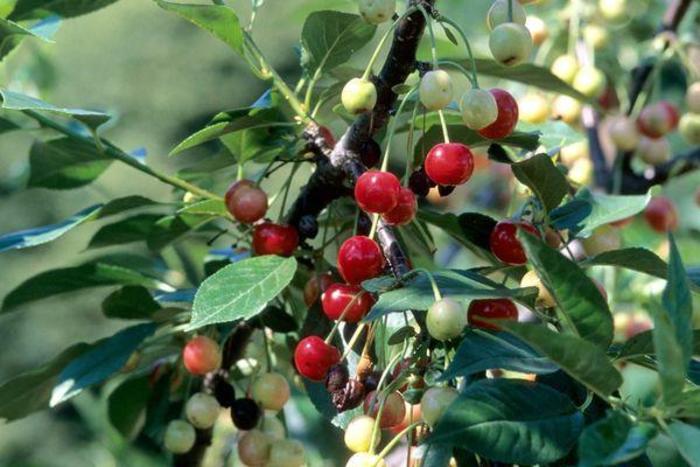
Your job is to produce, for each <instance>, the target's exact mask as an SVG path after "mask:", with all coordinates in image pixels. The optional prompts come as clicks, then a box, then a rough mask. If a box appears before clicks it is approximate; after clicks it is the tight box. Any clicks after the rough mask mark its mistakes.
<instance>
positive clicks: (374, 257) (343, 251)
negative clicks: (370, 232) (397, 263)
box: [338, 235, 384, 284]
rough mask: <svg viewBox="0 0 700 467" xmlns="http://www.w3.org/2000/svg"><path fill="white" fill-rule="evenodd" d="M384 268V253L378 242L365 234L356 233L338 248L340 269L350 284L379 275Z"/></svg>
mask: <svg viewBox="0 0 700 467" xmlns="http://www.w3.org/2000/svg"><path fill="white" fill-rule="evenodd" d="M383 269H384V255H383V254H382V250H381V248H379V245H378V244H377V242H375V241H374V240H372V239H371V238H369V237H365V236H364V235H355V236H354V237H350V238H348V239H347V240H345V241H344V242H343V244H342V245H341V246H340V249H339V250H338V271H339V272H340V275H341V276H342V277H343V279H345V281H346V282H347V283H348V284H359V283H361V282H362V281H364V280H367V279H371V278H373V277H377V276H378V275H380V274H381V273H382V270H383Z"/></svg>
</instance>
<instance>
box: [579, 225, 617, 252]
mask: <svg viewBox="0 0 700 467" xmlns="http://www.w3.org/2000/svg"><path fill="white" fill-rule="evenodd" d="M581 243H582V244H583V249H584V250H585V251H586V254H587V255H588V256H595V255H599V254H601V253H605V252H606V251H612V250H618V249H619V248H620V244H621V241H620V233H619V232H618V231H617V229H616V228H615V227H611V226H609V225H602V226H600V227H598V228H597V229H595V230H594V231H593V233H592V234H591V236H590V237H588V238H584V239H583V240H582V241H581Z"/></svg>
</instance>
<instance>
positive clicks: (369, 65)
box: [362, 7, 420, 80]
mask: <svg viewBox="0 0 700 467" xmlns="http://www.w3.org/2000/svg"><path fill="white" fill-rule="evenodd" d="M419 8H420V7H419ZM414 11H416V8H415V7H411V8H409V9H407V10H406V11H405V12H404V14H403V15H401V16H399V17H398V18H397V19H396V21H394V22H393V23H392V25H391V27H390V28H389V29H388V30H387V31H386V32H385V33H384V35H383V36H382V38H381V40H380V41H379V44H377V47H376V48H375V49H374V53H373V54H372V56H371V57H370V59H369V63H367V68H365V72H364V73H363V74H362V79H363V80H367V79H369V77H370V75H371V74H372V68H374V63H375V62H376V61H377V59H378V58H379V54H380V53H381V51H382V49H383V48H384V44H385V43H386V41H387V40H388V39H389V36H390V35H391V33H392V32H394V29H396V26H398V24H399V23H400V22H401V21H402V20H403V19H404V18H405V17H406V16H408V15H410V14H411V13H413V12H414Z"/></svg>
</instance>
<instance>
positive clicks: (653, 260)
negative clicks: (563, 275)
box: [579, 247, 668, 279]
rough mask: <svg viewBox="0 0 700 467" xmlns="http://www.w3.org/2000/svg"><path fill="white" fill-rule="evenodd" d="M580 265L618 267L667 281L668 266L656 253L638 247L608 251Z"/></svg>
mask: <svg viewBox="0 0 700 467" xmlns="http://www.w3.org/2000/svg"><path fill="white" fill-rule="evenodd" d="M579 264H580V265H581V266H617V267H621V268H625V269H630V270H632V271H638V272H642V273H644V274H649V275H650V276H654V277H659V278H661V279H666V273H667V271H668V265H667V264H666V262H665V261H664V260H662V259H661V258H659V257H658V256H657V255H656V253H654V252H652V251H650V250H647V249H646V248H637V247H633V248H622V249H620V250H613V251H606V252H604V253H601V254H599V255H596V256H593V257H591V258H587V259H585V260H584V261H582V262H581V263H579Z"/></svg>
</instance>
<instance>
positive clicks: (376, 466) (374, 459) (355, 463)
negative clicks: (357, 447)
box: [345, 452, 387, 467]
mask: <svg viewBox="0 0 700 467" xmlns="http://www.w3.org/2000/svg"><path fill="white" fill-rule="evenodd" d="M345 467H387V463H386V461H384V459H382V458H381V457H379V456H378V455H376V454H370V453H368V452H358V453H355V454H353V455H352V457H351V458H350V459H348V463H347V464H345Z"/></svg>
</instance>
